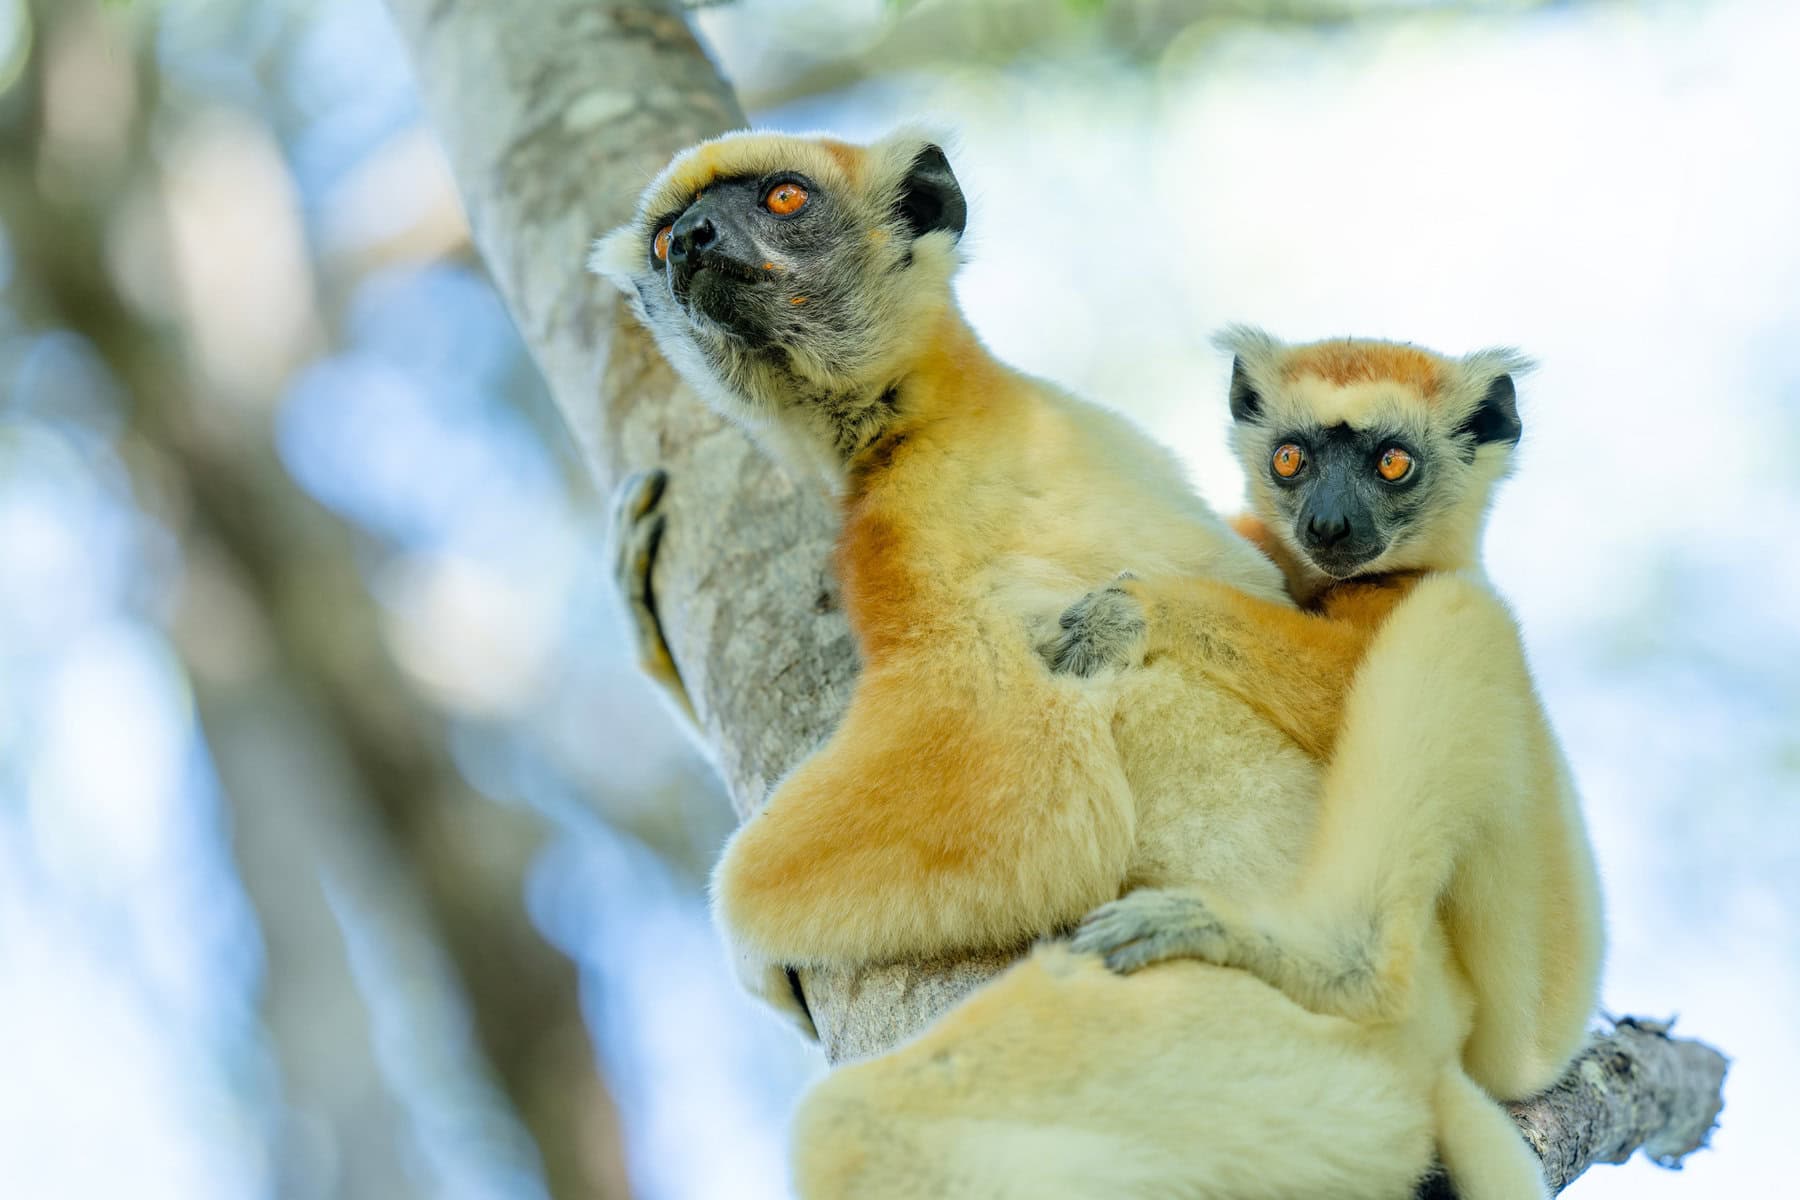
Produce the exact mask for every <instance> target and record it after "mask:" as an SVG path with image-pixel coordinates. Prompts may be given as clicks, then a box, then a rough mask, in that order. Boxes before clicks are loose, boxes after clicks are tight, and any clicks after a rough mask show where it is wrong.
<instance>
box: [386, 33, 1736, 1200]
mask: <svg viewBox="0 0 1800 1200" xmlns="http://www.w3.org/2000/svg"><path fill="white" fill-rule="evenodd" d="M390 4H391V6H392V8H393V10H394V12H395V14H396V16H397V17H398V19H399V21H400V24H401V27H402V29H403V31H404V33H405V36H406V38H407V40H408V42H409V43H410V45H411V48H412V52H413V55H414V60H415V62H416V64H417V67H418V72H419V75H420V82H421V85H422V87H423V90H424V92H425V95H426V98H427V107H428V109H429V111H430V112H431V114H432V117H433V119H434V121H435V123H436V125H437V128H438V131H439V134H440V135H441V136H442V138H443V140H444V144H445V147H446V149H447V151H448V153H449V155H450V159H451V162H452V165H453V168H454V171H455V174H456V177H457V180H458V183H459V185H460V187H461V188H462V191H463V196H464V199H465V201H466V202H467V204H468V207H469V216H470V221H471V225H472V227H473V229H474V231H475V240H476V244H477V245H478V247H479V248H480V249H481V251H482V253H483V255H484V256H485V257H486V259H487V262H488V264H489V267H490V269H491V270H492V271H493V273H494V275H495V277H496V279H497V281H498V283H499V286H500V289H501V291H502V293H503V294H504V295H505V296H506V298H507V300H508V302H509V303H510V304H511V306H512V309H513V314H514V316H515V318H516V319H517V321H518V323H519V326H520V329H521V330H522V331H523V333H524V336H525V339H526V341H527V342H528V344H529V345H530V346H531V347H532V350H533V352H534V353H535V354H536V355H537V358H538V362H539V365H540V366H541V367H542V368H543V371H544V374H545V375H546V377H547V378H548V380H549V383H550V387H551V390H552V392H553V394H554V395H555V396H556V399H557V402H558V404H559V405H560V406H561V408H562V411H563V413H564V415H565V416H566V418H567V419H568V422H569V424H570V426H571V427H572V428H573V429H574V430H575V432H576V436H577V438H578V439H579V441H580V443H581V445H582V448H583V450H584V453H585V456H586V458H587V460H588V463H589V465H590V466H591V467H592V469H593V472H594V477H595V481H596V484H597V485H598V486H599V487H600V488H602V489H605V490H610V489H611V488H613V487H614V486H616V485H617V483H618V482H619V481H620V480H621V479H622V478H623V477H624V475H625V474H626V473H627V472H628V471H631V470H635V469H641V468H647V467H662V468H665V469H667V470H668V472H669V475H670V483H669V489H668V492H667V495H666V497H665V499H664V500H663V510H664V511H665V512H666V514H667V517H668V531H667V534H666V536H665V537H664V539H663V542H662V546H661V550H660V552H659V554H658V558H657V566H656V573H655V579H654V585H655V592H656V596H657V599H658V609H657V611H658V615H659V616H660V618H661V621H662V624H663V630H664V633H665V635H666V637H667V639H668V642H669V645H670V649H671V650H672V651H673V654H674V657H675V660H676V663H677V664H678V666H679V668H680V670H681V673H682V676H683V680H684V682H685V684H686V687H687V690H688V692H689V694H690V696H691V697H692V699H693V702H694V707H695V710H696V717H697V719H698V722H699V725H700V728H701V731H702V734H703V736H704V738H705V740H706V742H707V743H708V745H709V746H710V747H711V749H712V752H713V754H714V757H715V759H716V761H717V763H718V765H719V768H720V770H721V771H722V773H723V774H724V777H725V781H726V783H727V784H728V786H729V787H730V791H731V796H732V798H733V802H734V804H735V805H736V807H737V809H738V812H739V815H740V816H743V815H746V814H747V813H748V812H749V811H750V810H751V809H753V808H754V807H755V806H756V805H757V804H758V803H759V802H760V801H761V799H762V798H763V796H764V795H765V794H766V792H767V790H768V787H769V785H770V784H771V783H772V782H773V781H774V780H776V779H778V778H779V777H780V776H781V775H782V773H783V772H784V771H786V770H787V769H788V768H789V767H790V766H792V765H793V764H794V763H795V762H796V761H797V760H798V759H799V758H800V757H801V756H802V755H804V754H805V753H806V752H807V751H808V750H810V749H811V748H812V747H813V746H815V745H816V744H818V742H819V741H820V739H821V738H822V737H823V736H824V735H825V733H826V732H827V731H828V730H830V729H831V727H832V726H833V724H834V723H835V722H836V720H837V718H838V716H839V715H840V714H841V712H842V711H843V707H844V704H845V701H846V699H847V696H848V689H849V685H850V682H851V679H852V676H853V674H854V670H855V655H854V650H853V647H852V645H851V642H850V637H849V631H848V628H847V626H846V624H845V622H844V620H843V617H842V614H841V613H840V612H839V611H838V605H837V588H836V585H835V583H834V582H833V580H832V579H831V576H830V574H829V569H828V565H827V552H828V549H829V546H830V541H831V537H832V530H833V523H832V516H831V513H830V510H829V508H828V507H827V505H826V503H825V501H824V499H823V498H822V497H820V496H819V495H817V494H815V493H813V492H812V491H810V490H809V489H806V488H803V487H800V486H798V485H797V484H796V483H795V482H794V481H793V480H792V479H790V478H789V477H788V476H786V475H785V474H783V473H782V471H781V470H780V469H779V468H778V467H776V466H775V465H774V464H773V463H771V462H770V461H769V460H768V459H767V458H766V457H764V456H763V455H762V454H760V453H759V452H758V451H757V450H756V449H755V448H754V447H752V446H751V445H750V444H749V442H748V441H747V439H745V438H744V436H743V435H742V434H740V433H739V432H737V431H736V430H735V429H733V428H731V427H729V426H727V425H725V424H724V423H723V422H722V421H721V420H719V419H718V418H717V417H715V416H713V415H712V414H710V413H709V412H707V411H706V410H705V409H704V408H703V407H702V406H701V405H700V404H699V402H698V401H697V400H696V399H695V398H694V396H693V395H692V393H691V392H690V391H689V390H688V389H687V388H685V387H684V386H682V385H681V384H680V383H679V382H678V381H677V380H676V379H675V377H674V376H673V374H672V372H671V371H670V370H669V368H668V367H667V366H666V365H665V364H664V363H663V362H662V360H661V359H660V357H659V356H658V355H657V353H656V351H655V348H654V346H653V345H652V344H651V342H650V339H649V338H648V337H647V335H645V334H644V333H643V332H642V331H641V330H640V329H639V328H638V327H637V325H636V324H635V322H633V321H632V320H631V319H630V317H629V316H628V315H626V314H625V313H624V311H623V306H622V305H620V304H618V303H616V302H615V300H614V298H613V297H612V296H611V294H610V292H609V289H607V288H606V287H605V286H604V285H602V284H601V283H600V282H598V281H597V280H595V279H593V278H592V277H590V276H588V275H587V274H586V273H585V272H584V271H583V269H582V262H583V258H584V255H585V250H586V246H587V243H588V241H589V239H591V238H593V237H594V236H596V235H597V234H600V233H603V232H605V231H606V230H608V229H611V228H613V227H614V226H616V225H618V224H620V223H621V222H623V221H624V220H626V219H627V218H628V217H629V216H630V213H631V205H632V202H633V201H634V199H635V198H636V196H637V194H638V192H639V191H640V190H641V188H642V186H643V184H644V183H646V182H647V181H648V180H649V179H650V177H651V176H652V175H653V174H654V173H655V172H656V171H657V170H658V169H659V168H660V167H661V166H662V165H663V164H664V163H665V162H666V161H667V160H668V158H669V157H670V156H671V155H672V154H673V153H674V152H675V151H677V150H679V149H681V148H682V147H684V146H687V145H690V144H692V143H693V142H695V141H698V140H700V139H701V138H704V137H708V136H712V135H714V134H717V133H720V132H722V131H724V130H725V129H728V128H731V127H734V126H737V125H740V124H742V114H741V113H740V112H739V110H738V107H737V104H736V102H735V101H734V100H733V98H732V95H731V92H730V89H729V88H728V86H727V85H726V84H725V83H724V81H722V80H721V79H720V78H719V77H718V74H717V72H716V71H715V70H714V69H713V67H712V66H711V64H710V63H709V62H708V61H707V60H706V57H705V56H704V54H703V53H702V52H701V50H700V48H699V46H698V45H697V44H696V43H695V41H694V38H693V36H692V34H691V33H690V32H689V30H688V28H687V26H686V24H685V22H684V21H683V20H682V18H681V17H680V16H679V15H678V13H676V12H674V11H672V10H671V9H669V8H666V7H664V6H662V5H657V4H645V3H626V2H621V0H605V2H601V3H595V2H594V0H539V2H537V3H533V4H530V5H525V6H503V5H497V4H492V3H488V2H484V0H390ZM1004 966H1005V962H1004V961H1003V960H998V959H985V960H970V961H960V962H942V963H930V964H916V965H901V966H887V967H878V968H866V969H861V970H857V971H844V972H815V973H813V974H811V975H810V976H808V977H807V978H806V979H804V980H803V984H804V986H805V991H806V996H807V1001H808V1003H809V1005H810V1007H811V1009H812V1013H813V1017H814V1021H815V1023H816V1025H817V1026H818V1029H819V1033H820V1036H821V1038H822V1040H823V1042H824V1045H825V1050H826V1053H827V1055H828V1056H829V1057H830V1058H831V1059H832V1060H833V1061H840V1060H843V1059H847V1058H854V1057H860V1056H863V1055H867V1054H873V1053H877V1052H879V1051H881V1050H882V1049H885V1048H886V1047H889V1046H891V1045H893V1044H894V1043H895V1042H896V1041H898V1040H899V1039H901V1038H903V1037H905V1036H907V1035H909V1034H911V1033H913V1032H915V1031H916V1030H918V1029H919V1028H921V1027H922V1026H923V1025H924V1024H926V1023H927V1022H928V1021H930V1019H931V1018H932V1017H933V1016H935V1015H936V1014H937V1013H939V1012H941V1011H942V1010H943V1009H944V1008H946V1007H947V1006H949V1005H950V1004H951V1003H953V1002H954V1001H955V1000H956V999H958V998H959V997H961V996H962V995H964V994H966V993H967V992H968V991H969V990H970V989H972V988H973V987H975V986H978V985H979V984H980V983H981V982H982V981H983V980H985V979H987V978H990V977H991V976H992V975H993V974H994V973H995V972H997V971H999V970H1000V969H1002V968H1003V967H1004ZM1641 1033H1642V1031H1641V1030H1635V1029H1634V1030H1633V1033H1632V1034H1631V1035H1630V1036H1631V1040H1630V1041H1629V1044H1627V1043H1626V1042H1621V1041H1620V1040H1619V1038H1620V1035H1618V1034H1615V1035H1612V1036H1611V1037H1610V1038H1608V1039H1607V1040H1606V1041H1604V1042H1603V1043H1602V1044H1601V1048H1599V1049H1597V1050H1596V1051H1595V1052H1594V1054H1593V1055H1590V1056H1589V1057H1588V1058H1584V1059H1583V1061H1582V1063H1581V1064H1580V1065H1579V1066H1578V1069H1577V1077H1578V1078H1579V1079H1580V1080H1582V1081H1586V1080H1589V1078H1590V1075H1591V1068H1592V1067H1593V1064H1596V1063H1599V1064H1604V1063H1609V1062H1630V1063H1633V1064H1641V1065H1643V1066H1644V1067H1645V1071H1644V1072H1643V1073H1642V1075H1641V1076H1639V1077H1635V1078H1634V1079H1633V1080H1632V1082H1631V1083H1630V1084H1629V1086H1627V1085H1625V1084H1623V1083H1622V1082H1620V1081H1622V1080H1623V1079H1624V1078H1625V1073H1624V1072H1621V1073H1618V1074H1615V1075H1614V1076H1613V1077H1612V1083H1611V1084H1610V1085H1609V1086H1607V1087H1602V1088H1598V1089H1589V1090H1587V1091H1582V1092H1581V1096H1580V1098H1579V1100H1578V1099H1577V1098H1576V1095H1575V1091H1571V1092H1569V1093H1568V1094H1566V1095H1565V1093H1564V1090H1563V1089H1562V1088H1559V1089H1558V1090H1557V1091H1556V1092H1553V1093H1552V1094H1551V1096H1550V1097H1547V1098H1546V1099H1544V1100H1542V1101H1539V1102H1537V1103H1536V1104H1534V1105H1531V1106H1527V1109H1526V1111H1525V1112H1524V1113H1522V1114H1521V1116H1520V1121H1521V1124H1522V1125H1523V1126H1524V1127H1525V1128H1526V1129H1527V1130H1528V1133H1530V1135H1531V1136H1532V1137H1533V1141H1534V1145H1537V1146H1538V1147H1539V1148H1540V1151H1541V1152H1543V1153H1545V1155H1546V1159H1547V1161H1552V1160H1553V1161H1552V1170H1553V1172H1555V1173H1556V1175H1557V1179H1558V1183H1559V1186H1560V1183H1561V1182H1565V1181H1566V1179H1568V1178H1572V1177H1573V1175H1574V1174H1575V1173H1578V1171H1579V1169H1580V1167H1582V1166H1585V1165H1586V1164H1587V1163H1589V1162H1593V1161H1599V1160H1601V1159H1608V1160H1610V1159H1609V1158H1608V1156H1614V1155H1617V1154H1618V1152H1619V1150H1620V1149H1621V1146H1622V1145H1623V1143H1624V1141H1631V1142H1632V1144H1637V1143H1639V1142H1642V1143H1648V1144H1650V1145H1652V1146H1654V1147H1657V1148H1658V1152H1659V1153H1668V1154H1679V1153H1680V1152H1682V1151H1683V1150H1685V1149H1688V1148H1692V1146H1694V1145H1696V1144H1698V1143H1699V1141H1700V1139H1701V1138H1702V1137H1703V1136H1704V1132H1705V1130H1706V1128H1708V1127H1710V1118H1711V1115H1712V1114H1713V1113H1715V1112H1716V1111H1717V1091H1718V1080H1719V1078H1720V1077H1722V1069H1723V1060H1722V1059H1719V1060H1717V1062H1716V1066H1717V1069H1716V1070H1715V1064H1714V1061H1713V1060H1715V1059H1717V1056H1716V1055H1713V1056H1712V1058H1711V1059H1707V1058H1706V1056H1707V1055H1711V1053H1712V1052H1710V1051H1705V1050H1704V1048H1699V1047H1694V1048H1692V1049H1691V1050H1690V1049H1688V1048H1687V1047H1686V1046H1684V1044H1679V1043H1671V1042H1668V1041H1666V1040H1662V1039H1657V1038H1655V1036H1654V1035H1648V1036H1649V1037H1650V1039H1651V1040H1645V1039H1644V1038H1643V1037H1639V1036H1638V1035H1639V1034H1641ZM1702 1060H1705V1061H1704V1062H1703V1061H1702ZM1652 1064H1654V1069H1651V1068H1652ZM1651 1075H1654V1076H1655V1078H1656V1080H1657V1081H1658V1082H1657V1084H1656V1085H1655V1087H1651V1086H1650V1085H1649V1084H1647V1083H1646V1082H1645V1078H1646V1077H1648V1076H1651ZM1575 1090H1576V1091H1580V1089H1579V1088H1577V1089H1575ZM1633 1139H1635V1140H1633Z"/></svg>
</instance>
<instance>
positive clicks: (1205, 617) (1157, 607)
mask: <svg viewBox="0 0 1800 1200" xmlns="http://www.w3.org/2000/svg"><path fill="white" fill-rule="evenodd" d="M1408 586H1410V585H1408ZM1345 589H1353V590H1354V591H1355V593H1356V594H1355V595H1354V596H1351V595H1345V596H1343V597H1342V598H1341V599H1339V600H1337V601H1335V602H1334V604H1333V607H1330V608H1327V609H1326V610H1325V611H1323V612H1316V613H1314V612H1302V611H1300V610H1298V609H1295V608H1292V607H1290V606H1288V605H1285V604H1280V603H1276V602H1273V601H1269V600H1262V599H1258V598H1256V597H1254V596H1251V595H1248V594H1246V593H1244V592H1242V591H1239V590H1238V589H1236V588H1233V587H1231V586H1229V585H1227V584H1224V583H1219V582H1216V581H1213V580H1207V579H1198V578H1176V577H1157V578H1144V579H1140V578H1137V577H1134V576H1130V575H1122V576H1120V577H1119V578H1118V579H1115V580H1114V581H1113V582H1112V583H1111V584H1110V585H1108V586H1107V587H1105V588H1101V589H1099V590H1097V591H1094V592H1090V593H1089V594H1088V595H1086V596H1084V597H1083V598H1082V599H1081V600H1080V601H1078V602H1076V604H1074V605H1073V606H1071V607H1070V609H1069V610H1068V612H1066V613H1064V614H1063V617H1062V621H1061V631H1060V633H1059V635H1058V636H1057V637H1056V638H1055V639H1054V640H1053V641H1052V642H1051V643H1050V644H1049V645H1048V646H1046V647H1045V648H1044V654H1045V657H1046V659H1047V660H1048V661H1049V662H1050V665H1051V669H1052V670H1055V671H1059V672H1067V673H1070V674H1075V675H1091V674H1093V673H1094V672H1095V671H1097V670H1100V669H1101V668H1103V667H1107V666H1129V665H1135V664H1136V663H1140V662H1151V661H1155V660H1156V659H1159V658H1166V659H1169V660H1171V661H1173V662H1175V663H1176V664H1177V665H1179V666H1180V667H1181V669H1182V670H1183V671H1184V672H1186V673H1191V674H1195V675H1199V676H1203V677H1205V678H1207V679H1209V680H1211V681H1212V682H1214V683H1216V684H1218V685H1220V686H1222V687H1224V688H1226V689H1227V690H1228V691H1230V692H1232V693H1234V694H1235V695H1237V696H1238V697H1239V698H1240V699H1242V700H1243V701H1244V702H1245V703H1247V704H1249V705H1250V706H1251V707H1252V708H1254V709H1256V710H1257V711H1258V712H1260V713H1262V714H1263V715H1264V716H1265V717H1266V718H1267V719H1268V720H1269V721H1270V722H1271V723H1272V724H1274V725H1275V726H1276V727H1277V728H1279V729H1281V730H1282V731H1283V732H1284V733H1286V734H1287V735H1288V736H1290V737H1292V738H1293V739H1294V741H1295V742H1296V743H1297V744H1298V745H1299V746H1300V747H1301V749H1303V750H1305V751H1306V752H1307V753H1308V754H1310V755H1312V756H1313V757H1315V758H1318V759H1321V760H1322V759H1325V758H1327V757H1329V756H1330V754H1331V749H1332V746H1333V744H1334V743H1335V742H1336V740H1337V735H1338V729H1339V726H1340V724H1341V717H1342V709H1343V701H1344V697H1345V695H1346V694H1347V693H1348V691H1349V689H1350V683H1351V680H1352V678H1353V677H1354V675H1355V673H1356V669H1357V667H1358V665H1359V664H1360V663H1361V662H1362V659H1363V656H1364V654H1365V653H1366V651H1367V649H1368V646H1369V642H1370V640H1371V639H1372V638H1373V637H1374V634H1375V631H1376V629H1377V628H1379V626H1380V624H1381V622H1382V621H1383V620H1385V619H1386V617H1387V614H1388V613H1389V612H1390V611H1391V610H1392V609H1393V607H1394V606H1395V605H1396V604H1397V603H1399V601H1400V600H1401V599H1402V598H1404V596H1405V594H1406V591H1407V587H1401V586H1388V585H1385V584H1368V585H1360V584H1346V585H1341V587H1340V588H1337V589H1333V591H1334V593H1336V592H1339V591H1344V590H1345Z"/></svg>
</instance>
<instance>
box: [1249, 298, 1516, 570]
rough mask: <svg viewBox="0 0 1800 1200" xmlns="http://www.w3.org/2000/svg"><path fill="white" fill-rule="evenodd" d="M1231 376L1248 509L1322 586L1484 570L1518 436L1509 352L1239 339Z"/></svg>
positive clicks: (1254, 334) (1257, 336)
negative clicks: (1491, 513) (1485, 542)
mask: <svg viewBox="0 0 1800 1200" xmlns="http://www.w3.org/2000/svg"><path fill="white" fill-rule="evenodd" d="M1218 344H1219V346H1220V347H1221V348H1222V349H1226V350H1229V351H1231V352H1232V353H1233V355H1234V356H1235V357H1234V358H1233V361H1232V365H1231V416H1232V445H1233V447H1234V449H1235V450H1236V451H1237V455H1238V458H1239V460H1240V461H1241V462H1242V463H1243V465H1244V471H1245V474H1246V475H1247V476H1248V479H1249V485H1250V503H1251V507H1252V508H1253V509H1254V510H1255V511H1256V514H1257V515H1258V516H1259V517H1260V518H1261V519H1262V521H1263V523H1264V524H1265V525H1267V526H1268V528H1269V529H1270V531H1271V532H1272V533H1273V534H1274V535H1275V536H1276V537H1278V538H1279V539H1281V541H1282V543H1283V544H1285V545H1286V546H1287V548H1288V549H1289V550H1290V551H1291V552H1292V553H1293V554H1294V555H1295V556H1296V557H1297V558H1298V560H1299V561H1300V562H1302V563H1304V564H1305V565H1307V566H1309V567H1310V568H1311V569H1312V570H1313V571H1314V572H1316V573H1317V574H1318V575H1320V576H1322V577H1324V579H1323V580H1320V581H1318V582H1321V583H1322V582H1323V581H1324V580H1329V579H1346V578H1349V577H1350V576H1353V575H1365V574H1372V573H1376V572H1384V571H1403V570H1454V569H1457V568H1461V567H1470V566H1475V565H1476V564H1477V561H1478V558H1477V556H1478V553H1479V546H1478V543H1479V541H1480V537H1481V529H1482V523H1483V519H1484V518H1485V516H1486V513H1487V507H1488V503H1489V501H1490V500H1491V499H1492V496H1493V491H1494V487H1495V485H1496V484H1497V483H1499V481H1500V480H1501V479H1502V478H1504V477H1505V476H1506V474H1507V472H1508V471H1510V470H1511V468H1512V458H1513V450H1514V448H1515V447H1516V446H1517V444H1518V441H1519V434H1520V431H1521V426H1520V423H1519V410H1518V405H1517V402H1516V399H1515V395H1514V390H1513V379H1512V377H1513V374H1514V373H1516V372H1520V371H1524V370H1528V369H1529V368H1530V365H1531V364H1530V362H1529V361H1528V360H1527V359H1525V358H1524V357H1523V356H1522V355H1520V354H1519V353H1517V352H1516V351H1513V350H1482V351H1479V352H1477V353H1475V354H1471V355H1468V356H1466V357H1464V358H1447V357H1445V356H1443V355H1441V354H1434V353H1432V352H1431V351H1428V350H1422V349H1419V348H1418V347H1416V346H1410V345H1406V344H1403V343H1396V342H1379V341H1368V340H1356V339H1341V340H1335V341H1325V342H1314V343H1312V344H1310V345H1304V346H1290V345H1287V344H1285V343H1283V342H1280V341H1278V340H1276V339H1275V338H1273V337H1270V336H1269V335H1268V334H1266V333H1264V332H1262V331H1261V330H1258V329H1251V328H1247V327H1243V326H1239V327H1235V328H1233V329H1230V330H1227V331H1226V332H1225V333H1224V334H1222V335H1220V337H1219V339H1218Z"/></svg>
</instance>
